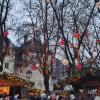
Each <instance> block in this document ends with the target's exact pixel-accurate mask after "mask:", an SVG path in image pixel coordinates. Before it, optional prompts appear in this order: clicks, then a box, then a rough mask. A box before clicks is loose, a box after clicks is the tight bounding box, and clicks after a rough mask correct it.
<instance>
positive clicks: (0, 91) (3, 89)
mask: <svg viewBox="0 0 100 100" xmlns="http://www.w3.org/2000/svg"><path fill="white" fill-rule="evenodd" d="M9 91H10V87H0V94H7V95H9Z"/></svg>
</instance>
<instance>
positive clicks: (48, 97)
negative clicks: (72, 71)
mask: <svg viewBox="0 0 100 100" xmlns="http://www.w3.org/2000/svg"><path fill="white" fill-rule="evenodd" d="M0 100H100V89H92V90H89V89H88V90H87V89H80V90H79V91H60V92H57V91H56V92H54V91H53V92H51V93H48V94H46V93H41V94H38V93H35V92H34V93H31V94H30V95H29V96H28V98H26V99H21V98H19V94H15V95H14V96H4V97H1V96H0Z"/></svg>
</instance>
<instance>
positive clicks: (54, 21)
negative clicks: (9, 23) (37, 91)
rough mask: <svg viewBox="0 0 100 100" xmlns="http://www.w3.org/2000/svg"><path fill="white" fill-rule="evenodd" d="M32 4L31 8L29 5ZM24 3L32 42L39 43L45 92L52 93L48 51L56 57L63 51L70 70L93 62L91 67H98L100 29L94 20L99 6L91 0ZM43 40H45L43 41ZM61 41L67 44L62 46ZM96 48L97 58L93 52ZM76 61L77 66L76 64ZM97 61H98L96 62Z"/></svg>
mask: <svg viewBox="0 0 100 100" xmlns="http://www.w3.org/2000/svg"><path fill="white" fill-rule="evenodd" d="M28 3H29V5H27V4H28ZM28 3H26V2H25V1H24V4H25V5H26V10H27V11H28V15H29V17H30V18H31V22H32V25H33V27H32V28H33V40H39V42H40V44H39V45H40V46H39V47H37V42H35V45H36V51H38V50H37V49H39V50H40V52H37V58H38V63H39V65H40V67H39V70H40V72H41V73H42V74H43V76H44V85H45V89H46V91H49V77H50V75H51V72H52V71H51V68H52V60H51V61H50V62H49V63H50V64H49V63H48V58H49V51H52V53H53V54H54V55H55V54H56V50H57V49H60V50H61V51H63V56H64V57H63V58H64V59H67V60H68V62H69V67H70V68H72V69H73V70H74V69H76V66H77V64H82V65H84V66H85V63H86V64H87V63H88V62H87V60H89V59H91V62H90V63H89V67H91V66H93V65H94V64H95V65H96V66H99V55H100V50H99V46H100V45H99V43H98V44H97V42H96V40H97V38H98V40H100V36H99V35H98V32H99V26H98V25H97V23H96V22H95V21H96V19H95V18H99V17H98V15H97V14H96V13H97V11H96V8H95V5H96V2H93V1H91V0H88V1H87V0H74V1H73V0H71V1H69V0H60V1H59V0H55V1H53V0H38V1H36V2H34V3H32V1H31V2H28ZM91 28H92V29H91ZM41 38H42V39H41ZM60 40H63V41H64V44H63V45H61V43H60ZM94 45H95V48H96V52H95V56H94V52H92V48H93V47H94ZM52 46H54V50H53V49H52ZM76 60H77V64H76ZM94 60H95V61H94Z"/></svg>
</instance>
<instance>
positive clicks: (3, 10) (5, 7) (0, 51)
mask: <svg viewBox="0 0 100 100" xmlns="http://www.w3.org/2000/svg"><path fill="white" fill-rule="evenodd" d="M9 8H10V0H0V71H2V66H3V59H4V56H5V55H6V50H7V47H8V45H9V40H8V38H7V37H6V36H5V35H4V31H6V21H7V16H8V14H9ZM4 43H5V44H6V47H4Z"/></svg>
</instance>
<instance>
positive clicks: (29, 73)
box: [26, 70, 32, 80]
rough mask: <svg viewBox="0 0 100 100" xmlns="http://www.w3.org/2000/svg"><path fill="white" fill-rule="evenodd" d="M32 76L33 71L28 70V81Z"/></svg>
mask: <svg viewBox="0 0 100 100" xmlns="http://www.w3.org/2000/svg"><path fill="white" fill-rule="evenodd" d="M31 76H32V71H31V70H27V72H26V78H27V79H28V80H30V78H31Z"/></svg>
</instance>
